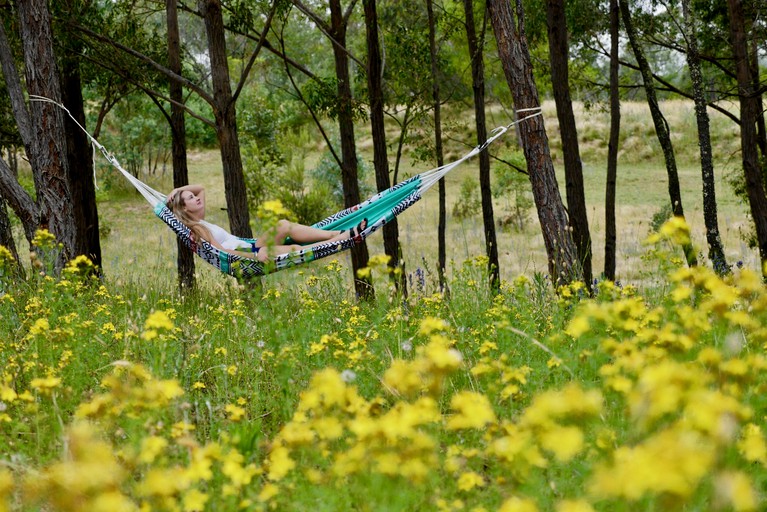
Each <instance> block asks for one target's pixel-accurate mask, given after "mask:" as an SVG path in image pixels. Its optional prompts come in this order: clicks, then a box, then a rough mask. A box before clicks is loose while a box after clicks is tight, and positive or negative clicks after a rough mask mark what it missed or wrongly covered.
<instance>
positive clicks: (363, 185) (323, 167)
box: [309, 143, 375, 220]
mask: <svg viewBox="0 0 767 512" xmlns="http://www.w3.org/2000/svg"><path fill="white" fill-rule="evenodd" d="M333 145H334V146H335V147H338V145H337V144H335V143H334V144H333ZM370 172H371V167H370V165H368V164H367V162H365V160H364V159H363V158H362V156H361V155H360V154H359V153H358V154H357V178H358V180H359V184H360V196H361V199H363V200H364V199H366V198H367V197H369V196H370V195H372V194H373V193H374V190H375V189H374V188H373V186H372V185H370V184H369V183H370V180H369V179H368V176H369V175H370ZM309 173H310V176H311V177H312V179H313V180H314V181H315V183H317V184H319V185H320V186H322V187H324V188H325V189H326V190H330V198H331V203H332V204H335V205H337V206H343V204H344V188H343V182H342V180H341V168H340V167H339V166H338V162H336V159H335V158H334V157H333V154H332V153H331V152H330V151H329V150H326V151H324V152H323V153H322V155H321V156H320V160H319V162H318V163H317V165H316V166H315V167H314V168H313V169H311V170H310V172H309ZM334 211H337V210H334ZM329 213H330V212H329ZM315 220H319V219H315Z"/></svg>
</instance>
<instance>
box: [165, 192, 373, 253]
mask: <svg viewBox="0 0 767 512" xmlns="http://www.w3.org/2000/svg"><path fill="white" fill-rule="evenodd" d="M166 204H167V205H168V208H170V210H171V211H172V212H173V214H174V215H175V216H176V217H177V218H178V219H179V220H180V221H181V222H183V223H184V224H185V225H186V227H188V228H189V229H190V230H191V231H192V235H193V237H194V238H195V239H197V240H199V239H202V240H205V241H207V242H208V243H210V244H211V245H212V246H213V247H215V248H217V249H219V250H223V251H225V252H228V253H230V254H236V255H238V256H244V257H246V258H251V259H257V260H258V261H260V262H262V263H264V262H266V260H267V259H268V258H269V255H268V254H267V246H269V248H270V249H273V250H274V252H275V254H283V253H286V252H293V251H298V250H300V249H302V248H304V249H305V248H306V247H314V246H316V245H321V244H325V243H328V242H338V241H340V240H346V239H348V238H355V237H357V236H359V234H360V232H362V231H363V230H364V229H365V228H366V227H367V219H363V220H362V222H360V223H359V224H358V225H357V226H356V227H354V228H352V229H350V230H348V231H325V230H324V229H318V228H313V227H311V226H304V225H303V224H297V223H295V222H290V221H288V220H285V219H282V220H280V221H278V222H277V225H276V226H275V227H274V228H272V229H271V230H270V231H269V232H267V233H265V234H264V235H263V236H259V237H257V238H256V240H255V242H254V243H249V242H248V241H246V240H242V239H240V238H237V237H236V236H234V235H232V234H230V233H229V232H228V231H226V230H225V229H224V228H222V227H220V226H217V225H215V224H212V223H210V222H207V221H206V220H205V188H204V187H203V186H202V185H186V186H183V187H179V188H175V189H173V191H172V192H171V193H170V194H168V198H167V200H166ZM288 237H289V238H290V239H291V240H292V241H294V242H297V243H299V244H308V245H285V241H286V239H287V238H288ZM270 240H271V241H272V242H273V243H274V244H273V245H269V241H270Z"/></svg>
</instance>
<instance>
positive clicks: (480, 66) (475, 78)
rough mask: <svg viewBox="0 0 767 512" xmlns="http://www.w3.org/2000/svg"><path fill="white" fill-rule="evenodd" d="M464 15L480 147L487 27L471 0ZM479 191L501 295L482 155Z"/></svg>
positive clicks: (486, 161) (493, 277)
mask: <svg viewBox="0 0 767 512" xmlns="http://www.w3.org/2000/svg"><path fill="white" fill-rule="evenodd" d="M463 12H464V15H465V16H466V39H467V41H468V44H469V56H470V58H471V87H472V90H473V91H474V124H475V127H476V130H477V144H482V143H484V142H485V141H486V140H487V123H486V122H485V64H484V60H483V58H482V49H483V46H484V35H485V30H484V23H483V30H482V32H481V34H480V36H479V37H478V36H477V29H476V26H475V22H474V5H473V2H472V1H471V0H464V1H463ZM478 160H479V190H480V196H481V198H482V223H483V226H484V233H485V252H486V254H487V258H488V262H487V266H488V268H487V271H488V277H489V282H490V288H491V289H492V290H493V291H498V289H499V288H500V286H501V280H500V268H499V266H500V265H499V261H498V240H497V238H496V233H495V217H494V215H493V192H492V189H491V185H490V155H489V154H488V152H487V151H482V152H481V153H480V154H479V156H478Z"/></svg>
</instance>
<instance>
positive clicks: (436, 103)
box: [426, 0, 450, 293]
mask: <svg viewBox="0 0 767 512" xmlns="http://www.w3.org/2000/svg"><path fill="white" fill-rule="evenodd" d="M426 12H427V15H428V19H429V54H430V55H431V84H432V85H431V97H432V108H433V109H434V152H435V153H436V157H437V167H442V166H443V165H444V164H445V156H444V150H443V149H442V111H441V108H442V105H441V101H442V100H441V98H440V89H439V76H438V68H437V28H436V22H435V17H434V2H433V1H432V0H426ZM437 186H438V191H439V221H438V225H437V272H438V274H439V286H440V288H441V289H442V290H444V291H445V293H449V292H450V290H449V289H448V286H447V278H446V276H445V268H446V267H447V243H446V241H445V233H446V231H447V205H446V191H445V178H442V179H440V180H439V183H438V184H437Z"/></svg>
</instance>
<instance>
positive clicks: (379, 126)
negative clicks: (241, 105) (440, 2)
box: [363, 0, 407, 297]
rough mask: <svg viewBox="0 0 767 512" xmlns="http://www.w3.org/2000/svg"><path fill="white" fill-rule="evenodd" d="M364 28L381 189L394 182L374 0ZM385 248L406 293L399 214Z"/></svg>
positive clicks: (387, 229) (367, 3)
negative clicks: (390, 163)
mask: <svg viewBox="0 0 767 512" xmlns="http://www.w3.org/2000/svg"><path fill="white" fill-rule="evenodd" d="M363 5H364V8H365V29H366V31H367V51H368V66H367V67H368V69H367V79H368V94H369V96H370V126H371V130H372V135H373V165H374V167H375V173H376V187H377V188H378V191H379V192H382V191H384V190H386V189H388V188H389V187H390V186H391V182H390V181H389V159H388V157H387V152H386V130H385V127H384V104H383V99H384V93H383V83H382V81H383V63H382V62H381V48H380V46H379V43H378V37H379V36H378V13H377V12H376V2H375V0H364V2H363ZM383 239H384V252H385V253H386V255H387V256H389V267H390V269H391V270H392V271H394V270H395V269H399V272H395V273H393V274H392V276H393V278H394V285H395V287H396V288H397V290H399V291H401V292H402V294H403V296H405V297H407V280H406V279H405V261H404V260H403V259H402V250H401V248H400V244H399V228H398V224H397V219H396V217H395V218H394V219H393V220H392V221H391V222H390V223H388V224H386V225H384V228H383Z"/></svg>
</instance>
